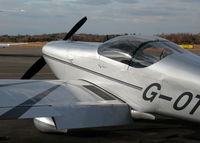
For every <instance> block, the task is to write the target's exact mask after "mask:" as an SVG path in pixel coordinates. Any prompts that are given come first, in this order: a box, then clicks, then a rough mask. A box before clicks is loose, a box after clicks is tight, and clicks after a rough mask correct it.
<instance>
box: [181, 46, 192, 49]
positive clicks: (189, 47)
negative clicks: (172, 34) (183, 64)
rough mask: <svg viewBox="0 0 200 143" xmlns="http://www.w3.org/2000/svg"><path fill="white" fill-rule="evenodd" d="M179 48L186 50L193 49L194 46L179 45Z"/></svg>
mask: <svg viewBox="0 0 200 143" xmlns="http://www.w3.org/2000/svg"><path fill="white" fill-rule="evenodd" d="M179 46H180V47H182V48H185V49H193V48H194V45H179Z"/></svg>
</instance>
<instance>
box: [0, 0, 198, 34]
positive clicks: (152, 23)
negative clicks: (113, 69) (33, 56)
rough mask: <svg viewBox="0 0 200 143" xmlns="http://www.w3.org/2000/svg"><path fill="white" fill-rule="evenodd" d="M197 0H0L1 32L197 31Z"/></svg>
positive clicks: (106, 32) (102, 32) (157, 32)
mask: <svg viewBox="0 0 200 143" xmlns="http://www.w3.org/2000/svg"><path fill="white" fill-rule="evenodd" d="M199 7H200V0H0V35H4V34H8V35H18V34H45V33H60V32H67V31H69V30H70V28H71V27H73V25H74V24H75V23H76V22H77V21H79V20H80V19H81V18H82V17H84V16H87V18H88V21H87V22H86V24H85V25H84V26H83V27H82V28H81V29H80V30H79V31H78V32H77V33H88V34H123V33H136V34H143V35H153V34H161V33H183V32H189V33H199V32H200V8H199Z"/></svg>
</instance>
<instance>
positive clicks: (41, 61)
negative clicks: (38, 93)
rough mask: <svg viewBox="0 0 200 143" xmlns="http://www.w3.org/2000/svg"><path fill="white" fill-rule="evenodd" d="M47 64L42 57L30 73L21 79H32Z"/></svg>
mask: <svg viewBox="0 0 200 143" xmlns="http://www.w3.org/2000/svg"><path fill="white" fill-rule="evenodd" d="M45 64H46V62H45V60H44V58H43V57H40V59H39V60H37V61H36V62H35V63H34V64H33V65H32V66H31V67H30V68H29V69H28V71H27V72H26V73H25V74H24V75H23V76H22V77H21V79H30V78H32V77H33V76H34V75H35V74H36V73H37V72H39V71H40V70H41V69H42V68H43V67H44V66H45Z"/></svg>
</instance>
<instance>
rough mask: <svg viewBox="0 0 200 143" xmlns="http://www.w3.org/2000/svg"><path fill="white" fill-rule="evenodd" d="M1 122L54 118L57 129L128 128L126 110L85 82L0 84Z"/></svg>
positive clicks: (0, 81)
mask: <svg viewBox="0 0 200 143" xmlns="http://www.w3.org/2000/svg"><path fill="white" fill-rule="evenodd" d="M0 98H1V100H0V119H1V120H6V119H23V118H35V117H54V119H55V122H56V126H57V128H58V129H66V128H84V127H99V126H113V125H124V124H131V123H132V122H133V121H132V118H131V115H130V108H129V106H128V105H127V104H126V103H124V102H123V101H121V100H120V99H118V98H117V97H115V96H114V95H113V94H112V93H110V92H108V91H106V90H104V89H102V88H101V87H99V86H96V85H94V84H92V83H89V82H86V81H74V82H70V83H69V82H65V81H60V80H55V81H39V80H0Z"/></svg>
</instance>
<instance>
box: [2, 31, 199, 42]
mask: <svg viewBox="0 0 200 143" xmlns="http://www.w3.org/2000/svg"><path fill="white" fill-rule="evenodd" d="M65 34H66V33H55V34H42V35H16V36H12V35H1V36H0V42H43V41H47V42H48V41H55V40H60V39H63V37H64V36H65ZM120 35H128V34H127V33H126V34H113V35H97V34H75V35H74V36H73V37H72V38H71V40H74V41H88V42H104V41H107V40H109V39H111V38H114V37H116V36H120ZM156 36H159V37H162V38H165V39H168V40H170V41H173V42H175V43H177V44H200V33H199V34H191V33H174V34H160V35H156Z"/></svg>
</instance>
